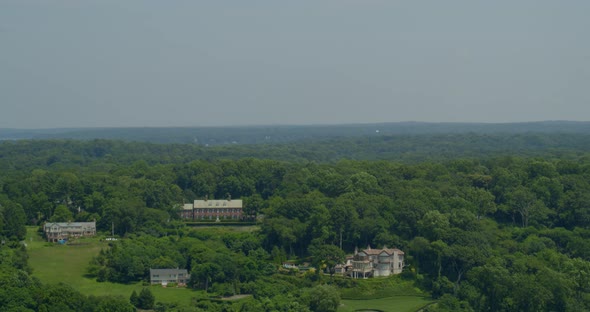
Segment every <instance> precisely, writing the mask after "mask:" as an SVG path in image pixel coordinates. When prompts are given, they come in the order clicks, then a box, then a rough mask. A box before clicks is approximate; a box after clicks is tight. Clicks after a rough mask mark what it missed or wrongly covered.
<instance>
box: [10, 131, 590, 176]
mask: <svg viewBox="0 0 590 312" xmlns="http://www.w3.org/2000/svg"><path fill="white" fill-rule="evenodd" d="M588 152H590V134H585V133H493V134H485V133H483V134H482V133H450V134H416V135H370V136H362V137H340V138H331V139H309V140H304V141H297V142H291V143H276V144H271V143H267V144H250V145H240V144H236V145H230V146H205V145H199V144H154V143H139V142H124V141H109V140H92V141H72V140H46V141H42V140H41V141H28V140H21V141H0V170H2V171H3V172H8V171H21V170H25V171H26V170H31V169H34V168H53V169H60V168H62V169H63V168H75V167H78V168H88V167H92V166H94V165H100V166H103V168H104V166H109V165H111V166H112V165H117V164H118V165H123V164H125V165H129V164H133V163H134V162H136V161H145V162H146V163H148V164H150V165H155V164H174V163H186V162H190V161H193V160H196V159H200V160H214V159H233V160H237V159H243V158H248V157H250V158H257V159H272V160H278V161H289V162H299V163H305V162H316V163H334V162H337V161H339V160H343V159H350V160H389V161H397V162H403V163H418V162H423V161H434V162H441V161H448V160H452V159H457V158H477V159H482V160H483V159H490V158H494V157H501V156H505V155H511V156H515V157H516V156H520V157H543V158H547V157H551V158H567V159H577V158H579V157H580V156H582V155H585V154H586V153H588Z"/></svg>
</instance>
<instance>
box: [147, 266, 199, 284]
mask: <svg viewBox="0 0 590 312" xmlns="http://www.w3.org/2000/svg"><path fill="white" fill-rule="evenodd" d="M190 277H191V276H190V274H188V272H187V271H186V269H150V284H152V285H157V284H159V285H163V286H166V285H168V284H169V283H176V284H178V285H179V286H182V285H186V283H188V281H189V279H190Z"/></svg>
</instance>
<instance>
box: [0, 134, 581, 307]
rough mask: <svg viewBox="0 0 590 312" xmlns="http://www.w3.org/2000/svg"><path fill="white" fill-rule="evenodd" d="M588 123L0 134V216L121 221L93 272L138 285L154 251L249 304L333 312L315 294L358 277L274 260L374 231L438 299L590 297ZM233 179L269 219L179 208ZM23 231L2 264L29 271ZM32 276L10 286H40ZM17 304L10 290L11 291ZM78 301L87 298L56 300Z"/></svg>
mask: <svg viewBox="0 0 590 312" xmlns="http://www.w3.org/2000/svg"><path fill="white" fill-rule="evenodd" d="M589 138H590V137H587V136H585V135H582V134H538V133H537V134H510V135H508V134H502V135H501V134H494V135H491V134H473V133H471V134H446V135H423V136H421V135H415V136H383V137H370V138H369V137H365V138H347V139H338V140H321V141H308V142H299V143H292V144H282V145H281V144H278V145H243V146H239V145H236V146H228V147H203V146H195V145H160V144H150V143H137V142H136V143H125V142H120V141H108V140H94V141H85V142H81V141H63V140H60V141H14V142H12V141H11V142H3V143H2V144H0V169H1V171H0V205H1V206H0V209H1V210H2V214H0V216H1V217H2V222H1V223H0V224H1V226H2V227H1V228H0V230H1V231H2V236H3V237H4V238H5V239H7V240H8V241H18V240H22V239H23V238H24V235H25V232H24V225H25V224H28V225H40V224H42V223H43V222H45V221H48V220H50V221H68V220H76V221H89V220H96V221H97V226H98V229H99V230H100V231H107V232H108V231H110V230H111V226H112V225H113V224H114V225H115V232H116V234H117V235H120V236H121V237H125V238H126V239H124V240H121V241H118V242H114V243H113V244H112V247H111V248H109V249H108V250H104V251H103V252H101V253H100V254H99V255H98V256H97V257H96V258H95V259H94V260H93V262H92V263H90V264H89V274H90V275H92V276H94V277H95V278H96V279H97V280H99V281H100V280H108V281H115V282H121V283H127V282H132V281H140V280H146V279H147V277H148V276H147V274H148V270H149V268H150V267H182V268H187V269H188V270H189V271H190V272H191V273H192V274H191V278H192V279H191V283H190V285H189V286H190V287H193V288H195V289H202V290H205V291H207V292H209V293H217V294H221V295H227V294H237V293H248V294H253V295H254V300H253V301H252V302H250V303H249V304H248V305H244V306H242V307H241V309H242V310H244V311H248V309H250V310H251V311H259V310H268V311H273V310H277V311H306V309H307V310H312V311H324V310H326V311H329V310H330V309H331V308H330V307H332V306H331V305H329V304H328V305H327V307H328V308H326V309H324V306H320V303H318V302H315V301H314V300H316V299H317V296H320V297H321V295H318V294H325V295H326V296H329V297H330V296H333V295H334V294H333V293H334V292H337V293H338V292H339V293H346V292H347V289H351V288H354V287H356V286H358V285H357V284H356V281H352V280H349V279H338V278H331V277H328V276H322V275H319V274H308V275H305V276H303V277H296V276H291V275H284V274H280V273H277V265H278V264H280V263H281V262H282V261H284V260H286V259H293V258H295V259H306V260H309V261H310V262H312V263H313V264H314V265H316V266H317V267H321V266H324V267H329V266H332V265H334V264H335V263H336V262H337V261H339V260H341V259H342V257H343V254H344V252H346V253H352V252H353V250H354V249H355V248H356V247H358V248H365V247H367V246H374V247H379V248H380V247H383V246H388V247H397V248H400V249H402V250H404V251H405V252H406V264H407V267H406V268H405V269H404V273H403V274H402V277H403V280H404V281H410V282H412V283H414V285H415V287H418V288H420V289H422V290H423V291H425V292H428V293H429V294H430V295H431V296H432V297H433V298H435V299H438V304H437V305H434V306H430V307H428V309H429V310H433V311H461V310H462V311H585V310H589V309H590V296H589V295H590V262H589V260H590V241H589V240H588V238H589V237H590V229H589V228H588V227H589V224H590V223H589V222H590V195H589V194H590V192H589V190H590V184H589V181H590V179H589V178H590V158H589V157H588V155H590V154H587V153H588V150H587V149H588V146H590V145H589V144H588V143H590V142H588V139H589ZM227 194H231V196H232V198H241V199H243V200H244V203H245V209H246V210H247V212H248V213H249V214H257V215H260V216H263V218H261V220H262V221H260V222H261V223H260V231H258V232H255V233H242V234H234V235H227V234H223V235H222V234H215V233H213V234H211V233H210V232H207V233H199V232H198V231H194V230H191V229H188V228H186V227H185V226H184V225H183V223H182V222H181V221H180V220H178V216H177V213H176V211H175V209H177V205H178V204H181V203H183V202H190V201H192V200H194V199H197V198H204V197H205V196H208V197H209V198H225V197H226V196H227ZM11 246H13V247H11V248H8V247H3V249H2V250H3V252H10V253H11V255H12V254H15V255H16V256H11V257H12V258H11V259H13V260H14V264H13V263H11V264H10V265H6V266H3V269H2V270H3V272H4V273H3V274H4V276H6V278H9V277H10V278H12V277H11V276H17V275H18V274H20V275H18V276H21V279H24V280H25V281H28V279H30V277H28V273H27V267H26V258H23V257H22V256H21V257H20V258H19V257H18V255H19V253H22V251H20V250H21V249H20V247H17V246H19V245H18V244H17V243H16V244H12V245H11ZM340 246H342V249H343V251H341V250H340ZM25 254H26V253H25ZM19 259H20V260H19ZM23 259H24V260H23ZM132 259H133V261H132ZM19 261H20V262H19ZM17 263H20V264H18V265H16V264H17ZM220 264H221V265H220ZM400 282H401V279H400ZM19 285H20V286H19ZM30 285H31V284H30V283H29V282H26V283H20V284H17V286H15V287H16V288H19V289H29V292H28V294H29V295H30V296H31V298H35V297H34V293H35V292H34V291H33V290H30V289H35V288H34V287H32V286H31V287H30ZM322 287H323V288H322ZM15 291H16V290H15ZM336 295H338V294H336ZM23 296H25V297H26V296H27V295H26V294H23ZM27 298H28V297H27ZM27 300H28V299H27ZM31 300H33V299H31ZM88 300H90V299H88ZM92 300H94V299H92ZM105 300H106V299H105ZM108 300H110V299H108ZM113 300H114V299H113ZM265 300H266V301H265ZM268 300H270V302H273V304H270V303H268V302H267V301H268ZM336 300H337V299H335V301H336ZM23 302H29V301H26V300H25V301H23ZM105 302H106V301H105ZM265 302H267V303H266V305H265ZM293 302H300V303H301V305H297V306H293V305H292V304H293ZM15 304H16V303H15V302H13V301H7V300H6V299H5V298H4V297H2V298H0V307H11V308H12V307H16V306H17V305H15ZM42 304H44V306H45V307H50V306H51V305H50V304H48V303H43V302H41V301H39V300H38V299H37V301H35V300H33V301H30V304H28V305H27V307H28V308H29V309H31V310H34V311H41V310H42V309H41V305H42ZM105 304H106V303H105ZM113 304H115V303H113ZM164 308H165V307H164ZM15 309H16V308H15ZM68 309H70V310H75V309H73V308H72V307H71V306H70V307H69V308H67V307H66V308H63V309H62V310H61V311H67V310H68ZM170 309H173V308H170ZM195 309H196V310H198V309H210V310H214V309H216V305H215V304H213V303H211V305H210V306H200V307H199V306H196V307H195ZM15 311H16V310H15ZM89 311H91V310H89Z"/></svg>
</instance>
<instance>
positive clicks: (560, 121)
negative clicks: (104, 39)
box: [0, 119, 590, 131]
mask: <svg viewBox="0 0 590 312" xmlns="http://www.w3.org/2000/svg"><path fill="white" fill-rule="evenodd" d="M535 123H536V124H540V123H590V120H583V121H582V120H559V119H556V120H553V119H547V120H535V121H511V122H486V121H417V120H407V121H382V122H342V123H310V124H304V123H301V124H298V123H297V124H295V123H294V124H289V123H274V124H243V125H216V126H213V125H208V126H199V125H184V126H176V125H172V126H68V127H42V128H14V127H0V130H18V131H24V130H29V131H30V130H33V131H37V130H38V131H43V130H75V129H172V128H174V129H179V128H184V129H187V128H261V127H331V126H367V125H391V124H438V125H441V124H446V125H453V124H456V125H469V124H471V125H510V124H535Z"/></svg>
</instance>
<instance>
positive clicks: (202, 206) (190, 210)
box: [43, 198, 404, 286]
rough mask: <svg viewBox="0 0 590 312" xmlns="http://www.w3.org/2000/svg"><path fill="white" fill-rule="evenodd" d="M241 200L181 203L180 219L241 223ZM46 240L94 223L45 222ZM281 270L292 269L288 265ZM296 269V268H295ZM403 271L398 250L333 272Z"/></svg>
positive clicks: (176, 275)
mask: <svg viewBox="0 0 590 312" xmlns="http://www.w3.org/2000/svg"><path fill="white" fill-rule="evenodd" d="M242 208H243V204H242V200H241V199H236V200H232V199H231V198H228V199H225V200H218V199H216V200H208V199H203V200H195V201H194V202H193V203H192V204H184V205H183V207H182V209H181V210H180V212H179V213H180V217H181V218H182V219H184V220H193V221H197V220H215V221H220V220H222V219H224V220H227V219H231V220H242V218H243V216H244V214H243V211H242ZM43 230H44V232H45V237H46V238H47V241H49V242H60V241H64V240H67V239H70V238H77V237H88V236H95V235H96V222H47V223H45V225H44V226H43ZM283 267H284V268H287V269H289V268H294V267H295V266H294V265H293V264H291V263H285V264H283ZM298 268H299V267H298ZM403 268H404V252H403V251H401V250H399V249H397V248H387V247H383V248H382V249H371V247H370V246H369V247H368V248H367V249H364V250H361V251H358V250H355V253H354V255H352V256H349V257H347V258H346V262H345V263H341V264H338V265H336V268H335V269H336V273H337V274H341V275H343V276H349V277H352V278H368V277H379V276H390V275H394V274H400V273H401V272H402V269H403ZM189 279H190V275H189V274H188V272H187V270H185V269H150V283H151V284H161V285H164V286H165V285H167V284H168V283H176V284H178V285H185V284H186V283H187V282H188V280H189Z"/></svg>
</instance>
